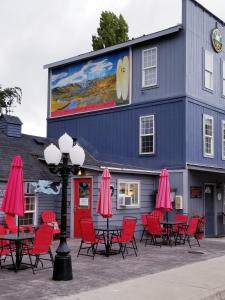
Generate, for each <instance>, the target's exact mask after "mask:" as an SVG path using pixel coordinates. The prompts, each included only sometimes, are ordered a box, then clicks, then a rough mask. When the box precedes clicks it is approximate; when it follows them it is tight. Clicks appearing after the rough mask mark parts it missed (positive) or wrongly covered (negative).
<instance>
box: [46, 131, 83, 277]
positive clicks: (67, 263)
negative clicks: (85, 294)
mask: <svg viewBox="0 0 225 300" xmlns="http://www.w3.org/2000/svg"><path fill="white" fill-rule="evenodd" d="M58 143H59V149H58V148H57V147H56V146H55V145H53V144H51V145H50V146H48V147H47V148H46V149H45V150H44V156H45V160H46V162H47V164H48V165H49V168H50V170H51V171H52V172H53V173H55V174H59V175H60V176H61V178H62V202H61V230H60V243H59V246H58V248H57V250H56V253H57V254H56V256H55V262H54V269H53V277H52V279H53V280H64V281H65V280H72V279H73V272H72V262H71V256H70V250H69V247H68V245H67V242H66V227H67V185H68V177H69V174H70V173H71V172H72V173H74V174H77V172H78V170H79V167H80V166H82V165H83V163H84V159H85V153H84V150H83V148H82V147H80V146H79V145H78V144H76V145H75V146H73V139H72V138H71V137H70V136H69V135H68V134H66V133H65V134H64V135H63V136H61V137H60V138H59V141H58ZM69 159H70V161H71V163H72V164H70V163H69ZM60 162H62V163H61V164H60Z"/></svg>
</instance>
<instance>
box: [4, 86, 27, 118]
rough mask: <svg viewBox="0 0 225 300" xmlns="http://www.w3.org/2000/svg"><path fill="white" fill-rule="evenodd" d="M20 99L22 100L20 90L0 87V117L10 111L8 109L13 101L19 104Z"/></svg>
mask: <svg viewBox="0 0 225 300" xmlns="http://www.w3.org/2000/svg"><path fill="white" fill-rule="evenodd" d="M21 98H22V90H21V88H19V87H17V86H15V87H13V88H5V89H2V87H1V86H0V115H1V114H2V113H3V112H5V113H6V114H7V113H8V112H9V110H10V107H11V106H12V105H13V103H14V102H15V101H16V102H17V103H19V104H20V103H21Z"/></svg>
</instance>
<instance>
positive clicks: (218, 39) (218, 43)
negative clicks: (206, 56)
mask: <svg viewBox="0 0 225 300" xmlns="http://www.w3.org/2000/svg"><path fill="white" fill-rule="evenodd" d="M211 40H212V45H213V48H214V50H215V51H216V52H218V53H219V52H221V51H222V49H223V35H222V33H221V32H220V30H219V29H218V28H215V29H213V30H212V33H211Z"/></svg>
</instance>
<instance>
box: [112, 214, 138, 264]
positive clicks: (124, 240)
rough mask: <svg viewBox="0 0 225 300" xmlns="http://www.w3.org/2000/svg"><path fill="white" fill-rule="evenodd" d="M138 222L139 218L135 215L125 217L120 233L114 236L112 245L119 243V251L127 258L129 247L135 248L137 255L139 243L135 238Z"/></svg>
mask: <svg viewBox="0 0 225 300" xmlns="http://www.w3.org/2000/svg"><path fill="white" fill-rule="evenodd" d="M136 223H137V219H136V218H135V217H124V218H123V223H122V230H121V233H120V235H114V236H112V239H111V245H112V244H115V243H117V244H119V246H120V248H119V252H120V253H121V254H122V256H123V258H125V252H126V253H127V255H128V250H127V249H133V250H134V253H135V255H136V256H137V245H136V242H135V239H134V232H135V227H136Z"/></svg>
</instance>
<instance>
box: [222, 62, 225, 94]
mask: <svg viewBox="0 0 225 300" xmlns="http://www.w3.org/2000/svg"><path fill="white" fill-rule="evenodd" d="M222 96H223V97H225V60H222Z"/></svg>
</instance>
